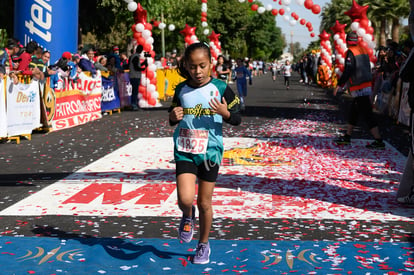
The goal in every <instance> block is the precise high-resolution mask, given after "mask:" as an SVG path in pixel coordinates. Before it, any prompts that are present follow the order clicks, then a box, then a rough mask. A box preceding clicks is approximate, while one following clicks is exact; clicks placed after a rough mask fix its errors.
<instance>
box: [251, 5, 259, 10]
mask: <svg viewBox="0 0 414 275" xmlns="http://www.w3.org/2000/svg"><path fill="white" fill-rule="evenodd" d="M258 8H259V5H257V4H253V5H252V6H251V9H252V11H257V9H258Z"/></svg>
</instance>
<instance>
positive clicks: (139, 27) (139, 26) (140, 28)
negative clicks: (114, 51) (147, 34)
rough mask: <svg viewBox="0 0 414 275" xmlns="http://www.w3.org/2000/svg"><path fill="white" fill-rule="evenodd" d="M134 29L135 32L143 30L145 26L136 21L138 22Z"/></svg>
mask: <svg viewBox="0 0 414 275" xmlns="http://www.w3.org/2000/svg"><path fill="white" fill-rule="evenodd" d="M135 30H136V31H137V32H143V31H144V30H145V26H144V25H143V24H141V23H138V24H136V25H135Z"/></svg>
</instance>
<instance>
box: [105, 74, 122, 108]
mask: <svg viewBox="0 0 414 275" xmlns="http://www.w3.org/2000/svg"><path fill="white" fill-rule="evenodd" d="M120 105H121V102H120V100H119V96H118V87H117V85H116V83H115V81H114V78H106V77H102V106H101V109H102V111H111V110H115V109H119V108H120Z"/></svg>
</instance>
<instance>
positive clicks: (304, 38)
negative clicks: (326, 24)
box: [260, 0, 331, 51]
mask: <svg viewBox="0 0 414 275" xmlns="http://www.w3.org/2000/svg"><path fill="white" fill-rule="evenodd" d="M260 2H262V3H263V6H264V7H266V6H267V5H271V6H272V7H273V8H275V9H278V10H279V9H281V8H284V9H285V11H286V7H288V8H290V12H286V13H285V15H289V18H290V19H293V18H292V17H291V13H292V12H296V13H297V14H298V15H299V18H304V19H306V21H310V22H311V23H312V26H313V32H314V33H315V37H313V38H312V37H311V36H310V32H309V30H308V28H307V27H306V26H303V25H301V24H300V23H299V22H297V23H296V25H295V26H291V25H290V23H289V21H286V20H285V19H284V16H281V15H277V16H276V22H277V23H276V25H277V26H278V27H280V28H281V29H282V33H283V34H284V35H285V37H286V42H287V43H288V44H289V43H290V42H291V41H292V42H293V43H295V42H299V43H300V45H301V47H302V48H304V49H306V48H307V47H308V45H309V43H310V42H312V41H315V40H318V39H319V37H318V35H319V25H320V23H321V16H320V14H317V15H316V14H314V13H312V11H311V10H308V9H306V8H305V7H304V6H303V5H302V6H300V5H299V4H298V1H297V0H290V5H289V6H284V7H282V6H281V5H279V4H278V2H279V1H277V2H274V1H273V0H260ZM302 2H303V1H302ZM313 2H314V3H315V4H318V5H319V6H320V7H321V9H323V7H324V6H325V5H326V4H327V3H330V2H331V1H330V0H314V1H313ZM285 51H287V49H285Z"/></svg>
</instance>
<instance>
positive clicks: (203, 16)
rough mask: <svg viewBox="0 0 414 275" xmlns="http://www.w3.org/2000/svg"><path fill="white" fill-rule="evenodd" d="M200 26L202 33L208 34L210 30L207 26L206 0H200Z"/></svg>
mask: <svg viewBox="0 0 414 275" xmlns="http://www.w3.org/2000/svg"><path fill="white" fill-rule="evenodd" d="M201 26H202V27H203V28H204V30H203V34H204V35H208V34H209V33H210V30H209V29H208V28H207V27H208V23H207V0H201Z"/></svg>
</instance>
